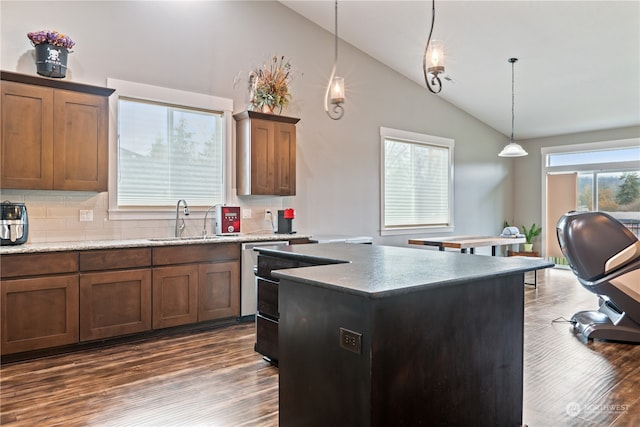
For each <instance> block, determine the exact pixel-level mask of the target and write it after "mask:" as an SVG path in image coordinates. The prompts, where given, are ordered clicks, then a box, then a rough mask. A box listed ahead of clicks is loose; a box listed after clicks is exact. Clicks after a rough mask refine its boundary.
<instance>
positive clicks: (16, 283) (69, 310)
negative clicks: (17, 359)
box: [0, 259, 78, 355]
mask: <svg viewBox="0 0 640 427" xmlns="http://www.w3.org/2000/svg"><path fill="white" fill-rule="evenodd" d="M2 261H3V262H4V261H5V260H4V259H3V260H2ZM1 309H2V331H1V332H0V337H1V342H0V345H1V347H2V354H3V355H5V354H11V353H19V352H23V351H31V350H40V349H43V348H48V347H57V346H62V345H66V344H74V343H77V342H78V275H77V274H65V275H61V276H42V277H33V278H25V279H10V280H4V279H3V280H2V308H1Z"/></svg>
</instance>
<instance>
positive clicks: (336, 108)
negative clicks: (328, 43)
mask: <svg viewBox="0 0 640 427" xmlns="http://www.w3.org/2000/svg"><path fill="white" fill-rule="evenodd" d="M337 65H338V0H336V12H335V31H334V56H333V69H332V70H331V77H329V84H328V85H327V91H326V92H325V94H324V111H325V113H327V115H328V116H329V117H331V118H332V119H333V120H339V119H341V118H342V116H343V115H344V108H342V103H343V102H344V78H342V77H336V67H337ZM329 100H331V104H333V107H332V109H331V111H330V110H329Z"/></svg>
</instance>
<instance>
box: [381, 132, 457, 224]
mask: <svg viewBox="0 0 640 427" xmlns="http://www.w3.org/2000/svg"><path fill="white" fill-rule="evenodd" d="M380 136H381V142H382V171H383V173H382V180H381V181H382V209H381V211H382V212H381V214H382V215H381V217H382V224H381V231H382V233H383V234H385V232H387V233H386V234H393V232H396V233H397V232H401V231H402V230H408V231H410V230H415V229H417V228H430V229H440V228H444V229H449V228H451V227H453V165H452V159H453V147H454V141H453V140H452V139H448V138H441V137H435V136H431V135H423V134H418V133H414V132H406V131H400V130H396V129H389V128H380Z"/></svg>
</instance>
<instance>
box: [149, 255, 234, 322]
mask: <svg viewBox="0 0 640 427" xmlns="http://www.w3.org/2000/svg"><path fill="white" fill-rule="evenodd" d="M239 246H240V245H238V244H219V243H217V244H210V245H192V246H164V247H158V248H154V249H153V328H154V329H160V328H167V327H171V326H179V325H186V324H190V323H196V322H204V321H208V320H218V319H227V318H232V317H237V316H239V315H240V248H239Z"/></svg>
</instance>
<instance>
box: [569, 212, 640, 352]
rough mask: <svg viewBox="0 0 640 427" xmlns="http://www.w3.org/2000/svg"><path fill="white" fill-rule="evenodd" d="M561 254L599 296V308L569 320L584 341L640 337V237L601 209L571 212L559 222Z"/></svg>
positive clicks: (586, 286)
mask: <svg viewBox="0 0 640 427" xmlns="http://www.w3.org/2000/svg"><path fill="white" fill-rule="evenodd" d="M556 234H557V236H558V243H559V244H560V248H561V249H562V253H563V254H564V256H565V258H566V259H567V261H568V262H569V265H570V266H571V269H572V270H573V272H574V273H575V275H576V276H577V277H578V280H579V281H580V283H581V284H582V286H583V287H585V288H586V289H587V290H589V291H590V292H593V293H594V294H596V295H598V296H599V297H600V298H599V300H600V308H599V309H598V310H593V311H580V312H578V313H576V314H574V315H573V317H572V318H571V322H572V323H573V328H574V331H575V333H576V334H577V336H578V337H579V338H580V339H582V340H583V341H585V342H586V341H588V340H589V339H594V338H595V339H605V340H612V341H626V342H634V343H638V342H640V241H639V240H638V238H637V237H636V236H635V235H634V234H633V233H632V232H631V231H630V230H629V229H628V228H627V227H625V226H624V225H623V224H622V223H621V222H619V221H618V220H616V219H615V218H613V217H612V216H610V215H608V214H606V213H603V212H574V211H571V212H568V213H566V214H565V215H563V216H562V217H561V218H560V220H559V221H558V224H557V225H556Z"/></svg>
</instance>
